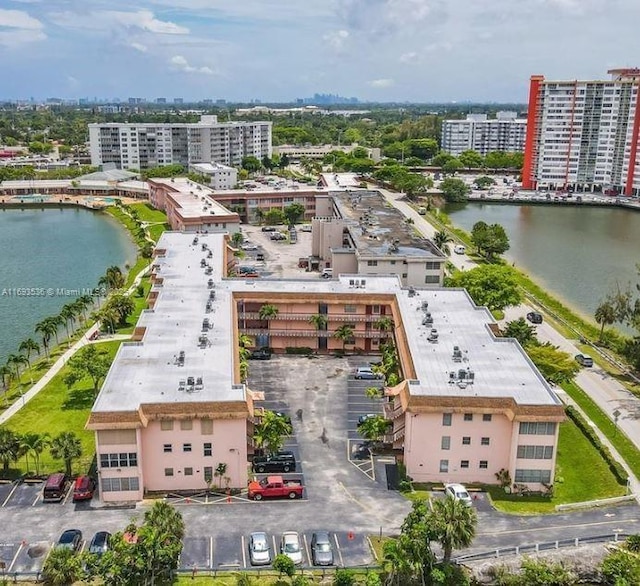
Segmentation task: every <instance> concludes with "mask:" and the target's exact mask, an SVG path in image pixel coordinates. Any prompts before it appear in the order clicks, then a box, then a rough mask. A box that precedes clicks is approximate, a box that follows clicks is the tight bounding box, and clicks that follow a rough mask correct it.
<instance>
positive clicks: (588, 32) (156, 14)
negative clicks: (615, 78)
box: [0, 0, 640, 102]
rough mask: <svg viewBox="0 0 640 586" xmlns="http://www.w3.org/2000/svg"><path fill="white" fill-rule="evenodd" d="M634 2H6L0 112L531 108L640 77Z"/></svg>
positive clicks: (639, 16)
mask: <svg viewBox="0 0 640 586" xmlns="http://www.w3.org/2000/svg"><path fill="white" fill-rule="evenodd" d="M638 22H640V2H638V0H139V1H138V2H125V1H124V0H109V1H103V0H0V80H1V81H0V98H27V97H31V96H33V97H36V98H46V97H49V96H56V97H63V98H74V97H75V98H79V97H89V98H93V97H94V96H98V97H111V98H113V97H119V98H121V99H126V98H127V97H129V96H139V97H146V98H151V99H153V98H156V97H167V98H169V99H171V98H173V97H184V98H195V99H202V98H213V99H217V98H225V99H227V100H249V99H252V98H257V99H261V100H263V101H289V100H293V99H295V98H296V97H304V96H308V95H311V94H313V93H315V92H326V93H338V94H340V95H344V96H357V97H359V98H360V99H363V100H366V99H368V100H375V101H392V100H399V101H417V102H433V101H456V100H457V101H463V100H474V101H501V102H507V101H521V102H524V101H526V98H527V90H528V79H529V76H530V75H531V74H533V73H541V74H543V75H545V76H546V77H547V78H557V79H573V78H604V77H606V70H607V69H609V68H612V67H625V66H640V53H639V51H638V42H637V23H638Z"/></svg>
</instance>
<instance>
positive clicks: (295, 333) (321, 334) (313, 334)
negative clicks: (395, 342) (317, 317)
mask: <svg viewBox="0 0 640 586" xmlns="http://www.w3.org/2000/svg"><path fill="white" fill-rule="evenodd" d="M239 329H240V332H241V333H243V334H247V335H248V336H264V335H269V336H274V337H282V338H333V337H334V333H335V332H334V330H316V329H315V328H311V327H309V328H308V329H304V330H283V329H278V328H247V327H242V324H240V328H239ZM353 337H354V338H357V339H363V338H369V339H371V340H380V339H382V338H384V337H388V336H386V334H385V335H382V334H381V333H380V332H379V331H377V330H362V331H357V330H356V331H355V332H354V333H353ZM347 344H348V342H347Z"/></svg>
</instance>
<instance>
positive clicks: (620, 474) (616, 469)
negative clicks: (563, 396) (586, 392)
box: [565, 405, 629, 484]
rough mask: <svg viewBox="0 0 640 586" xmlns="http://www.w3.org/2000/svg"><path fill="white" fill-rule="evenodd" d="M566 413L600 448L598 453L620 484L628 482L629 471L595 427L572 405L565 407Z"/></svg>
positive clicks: (592, 443)
mask: <svg viewBox="0 0 640 586" xmlns="http://www.w3.org/2000/svg"><path fill="white" fill-rule="evenodd" d="M565 413H566V414H567V417H569V419H571V420H572V421H573V422H574V423H575V424H576V426H577V427H578V429H579V430H580V431H581V432H582V433H583V434H584V435H585V437H586V438H587V439H588V440H589V442H590V443H591V445H592V446H593V447H594V448H595V449H596V450H598V453H599V454H600V455H601V456H602V458H603V459H604V461H605V462H606V463H607V466H609V470H611V473H612V474H613V475H614V476H615V477H616V480H617V481H618V483H619V484H627V481H628V480H629V475H628V474H627V471H626V470H625V469H624V468H623V467H622V466H621V465H620V463H619V462H618V461H617V460H616V459H615V458H614V457H613V455H612V454H611V452H610V451H609V448H608V447H607V446H605V445H603V444H602V442H601V441H600V438H599V437H598V436H597V435H596V434H595V432H594V431H593V428H592V427H591V426H590V425H589V424H588V423H587V422H586V421H585V419H584V418H583V417H582V415H580V413H578V411H577V410H576V409H575V408H574V407H573V406H571V405H568V406H567V407H565Z"/></svg>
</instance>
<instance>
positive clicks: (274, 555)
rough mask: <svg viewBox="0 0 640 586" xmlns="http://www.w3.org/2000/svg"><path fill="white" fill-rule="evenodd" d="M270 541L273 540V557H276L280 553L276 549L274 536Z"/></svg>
mask: <svg viewBox="0 0 640 586" xmlns="http://www.w3.org/2000/svg"><path fill="white" fill-rule="evenodd" d="M271 539H273V557H276V556H277V555H278V554H279V553H280V552H279V551H278V548H277V547H276V536H275V535H272V536H271Z"/></svg>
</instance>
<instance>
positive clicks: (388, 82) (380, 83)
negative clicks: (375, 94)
mask: <svg viewBox="0 0 640 586" xmlns="http://www.w3.org/2000/svg"><path fill="white" fill-rule="evenodd" d="M368 83H369V85H370V86H371V87H375V88H387V87H391V86H392V85H393V84H394V81H393V79H389V78H384V79H372V80H371V81H369V82H368Z"/></svg>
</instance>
